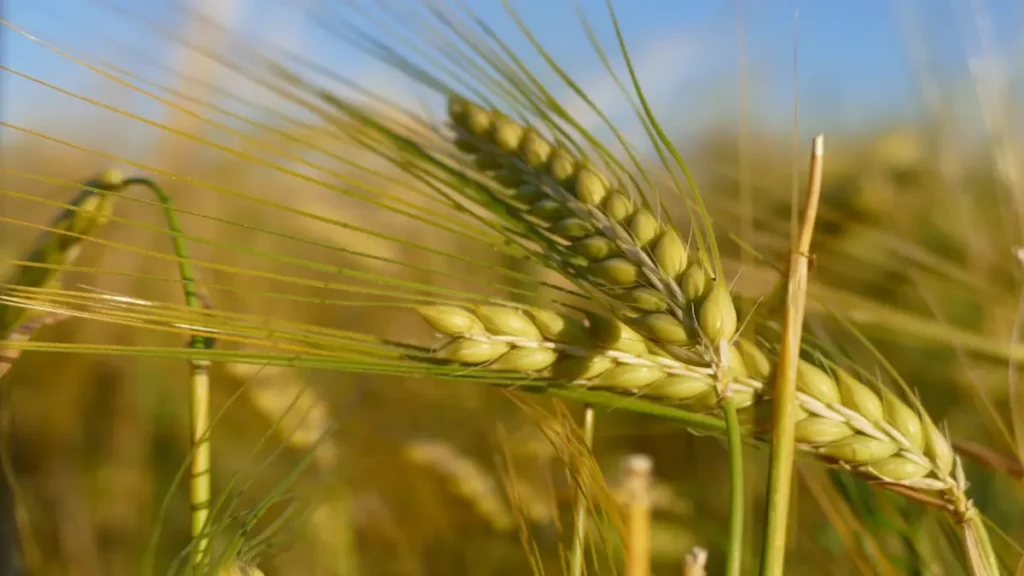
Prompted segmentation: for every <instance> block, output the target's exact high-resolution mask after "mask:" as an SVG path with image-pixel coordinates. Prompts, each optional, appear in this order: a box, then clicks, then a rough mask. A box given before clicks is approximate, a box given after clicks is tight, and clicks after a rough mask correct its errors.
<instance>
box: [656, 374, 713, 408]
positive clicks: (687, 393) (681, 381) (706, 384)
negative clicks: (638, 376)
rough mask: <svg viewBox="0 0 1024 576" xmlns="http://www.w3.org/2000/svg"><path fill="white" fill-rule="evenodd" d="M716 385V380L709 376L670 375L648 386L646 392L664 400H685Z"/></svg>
mask: <svg viewBox="0 0 1024 576" xmlns="http://www.w3.org/2000/svg"><path fill="white" fill-rule="evenodd" d="M714 386H715V381H714V380H712V379H711V378H710V377H707V376H684V375H670V376H667V377H665V378H662V379H661V380H658V381H657V382H654V383H653V384H651V385H650V386H648V387H647V388H646V389H644V394H646V395H648V396H651V397H653V398H658V399H662V400H669V401H677V402H685V401H688V400H692V399H693V398H695V397H696V396H697V395H698V394H703V393H704V392H706V391H708V390H710V389H712V388H714Z"/></svg>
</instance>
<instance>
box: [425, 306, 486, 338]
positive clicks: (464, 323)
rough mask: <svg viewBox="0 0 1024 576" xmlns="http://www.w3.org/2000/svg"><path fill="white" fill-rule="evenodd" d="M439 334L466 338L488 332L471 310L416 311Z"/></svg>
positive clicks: (433, 307)
mask: <svg viewBox="0 0 1024 576" xmlns="http://www.w3.org/2000/svg"><path fill="white" fill-rule="evenodd" d="M416 311H417V312H419V313H420V315H421V316H423V319H424V320H426V321H427V323H428V324H430V326H431V327H432V328H434V329H435V330H437V331H438V332H441V333H442V334H448V335H449V336H465V335H467V334H481V333H484V332H486V329H485V328H484V325H483V323H481V322H480V320H479V319H478V318H477V317H476V316H475V315H474V314H473V313H472V312H470V311H469V310H466V309H465V308H459V307H458V306H445V305H435V306H421V307H420V308H417V309H416Z"/></svg>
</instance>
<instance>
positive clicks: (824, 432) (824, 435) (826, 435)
mask: <svg viewBox="0 0 1024 576" xmlns="http://www.w3.org/2000/svg"><path fill="white" fill-rule="evenodd" d="M795 433H796V436H795V438H796V441H797V442H803V443H805V444H810V445H812V446H821V445H823V444H832V443H833V442H836V441H838V440H842V439H843V438H846V437H848V436H853V435H854V434H855V433H856V431H855V430H854V429H853V428H850V427H849V426H848V425H847V424H846V423H845V422H839V421H837V420H832V419H829V418H821V417H818V416H810V417H808V418H804V419H802V420H799V421H798V422H797V423H796V427H795Z"/></svg>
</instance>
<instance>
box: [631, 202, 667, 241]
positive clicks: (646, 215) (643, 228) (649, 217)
mask: <svg viewBox="0 0 1024 576" xmlns="http://www.w3.org/2000/svg"><path fill="white" fill-rule="evenodd" d="M629 231H630V233H631V234H633V238H634V239H635V240H636V243H637V245H638V246H640V247H645V246H647V245H648V244H649V243H650V242H651V240H654V239H655V238H656V237H657V236H658V234H660V233H661V223H660V222H658V219H657V218H655V217H654V215H653V214H651V213H650V212H649V211H647V210H646V209H644V208H641V209H639V210H637V211H636V213H635V214H633V217H632V218H631V219H630V221H629Z"/></svg>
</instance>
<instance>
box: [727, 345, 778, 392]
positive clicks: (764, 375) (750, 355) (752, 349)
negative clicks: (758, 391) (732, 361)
mask: <svg viewBox="0 0 1024 576" xmlns="http://www.w3.org/2000/svg"><path fill="white" fill-rule="evenodd" d="M735 346H736V353H737V354H738V355H739V357H740V358H742V359H743V364H744V366H746V368H747V373H748V374H749V375H750V377H751V378H753V379H755V380H759V381H762V382H764V381H767V380H768V378H769V377H770V376H771V373H772V363H771V361H770V360H768V356H766V355H765V353H764V352H762V351H761V349H760V348H758V347H757V346H756V345H755V344H754V343H753V342H751V341H749V340H746V339H744V338H737V339H736V343H735Z"/></svg>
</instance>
